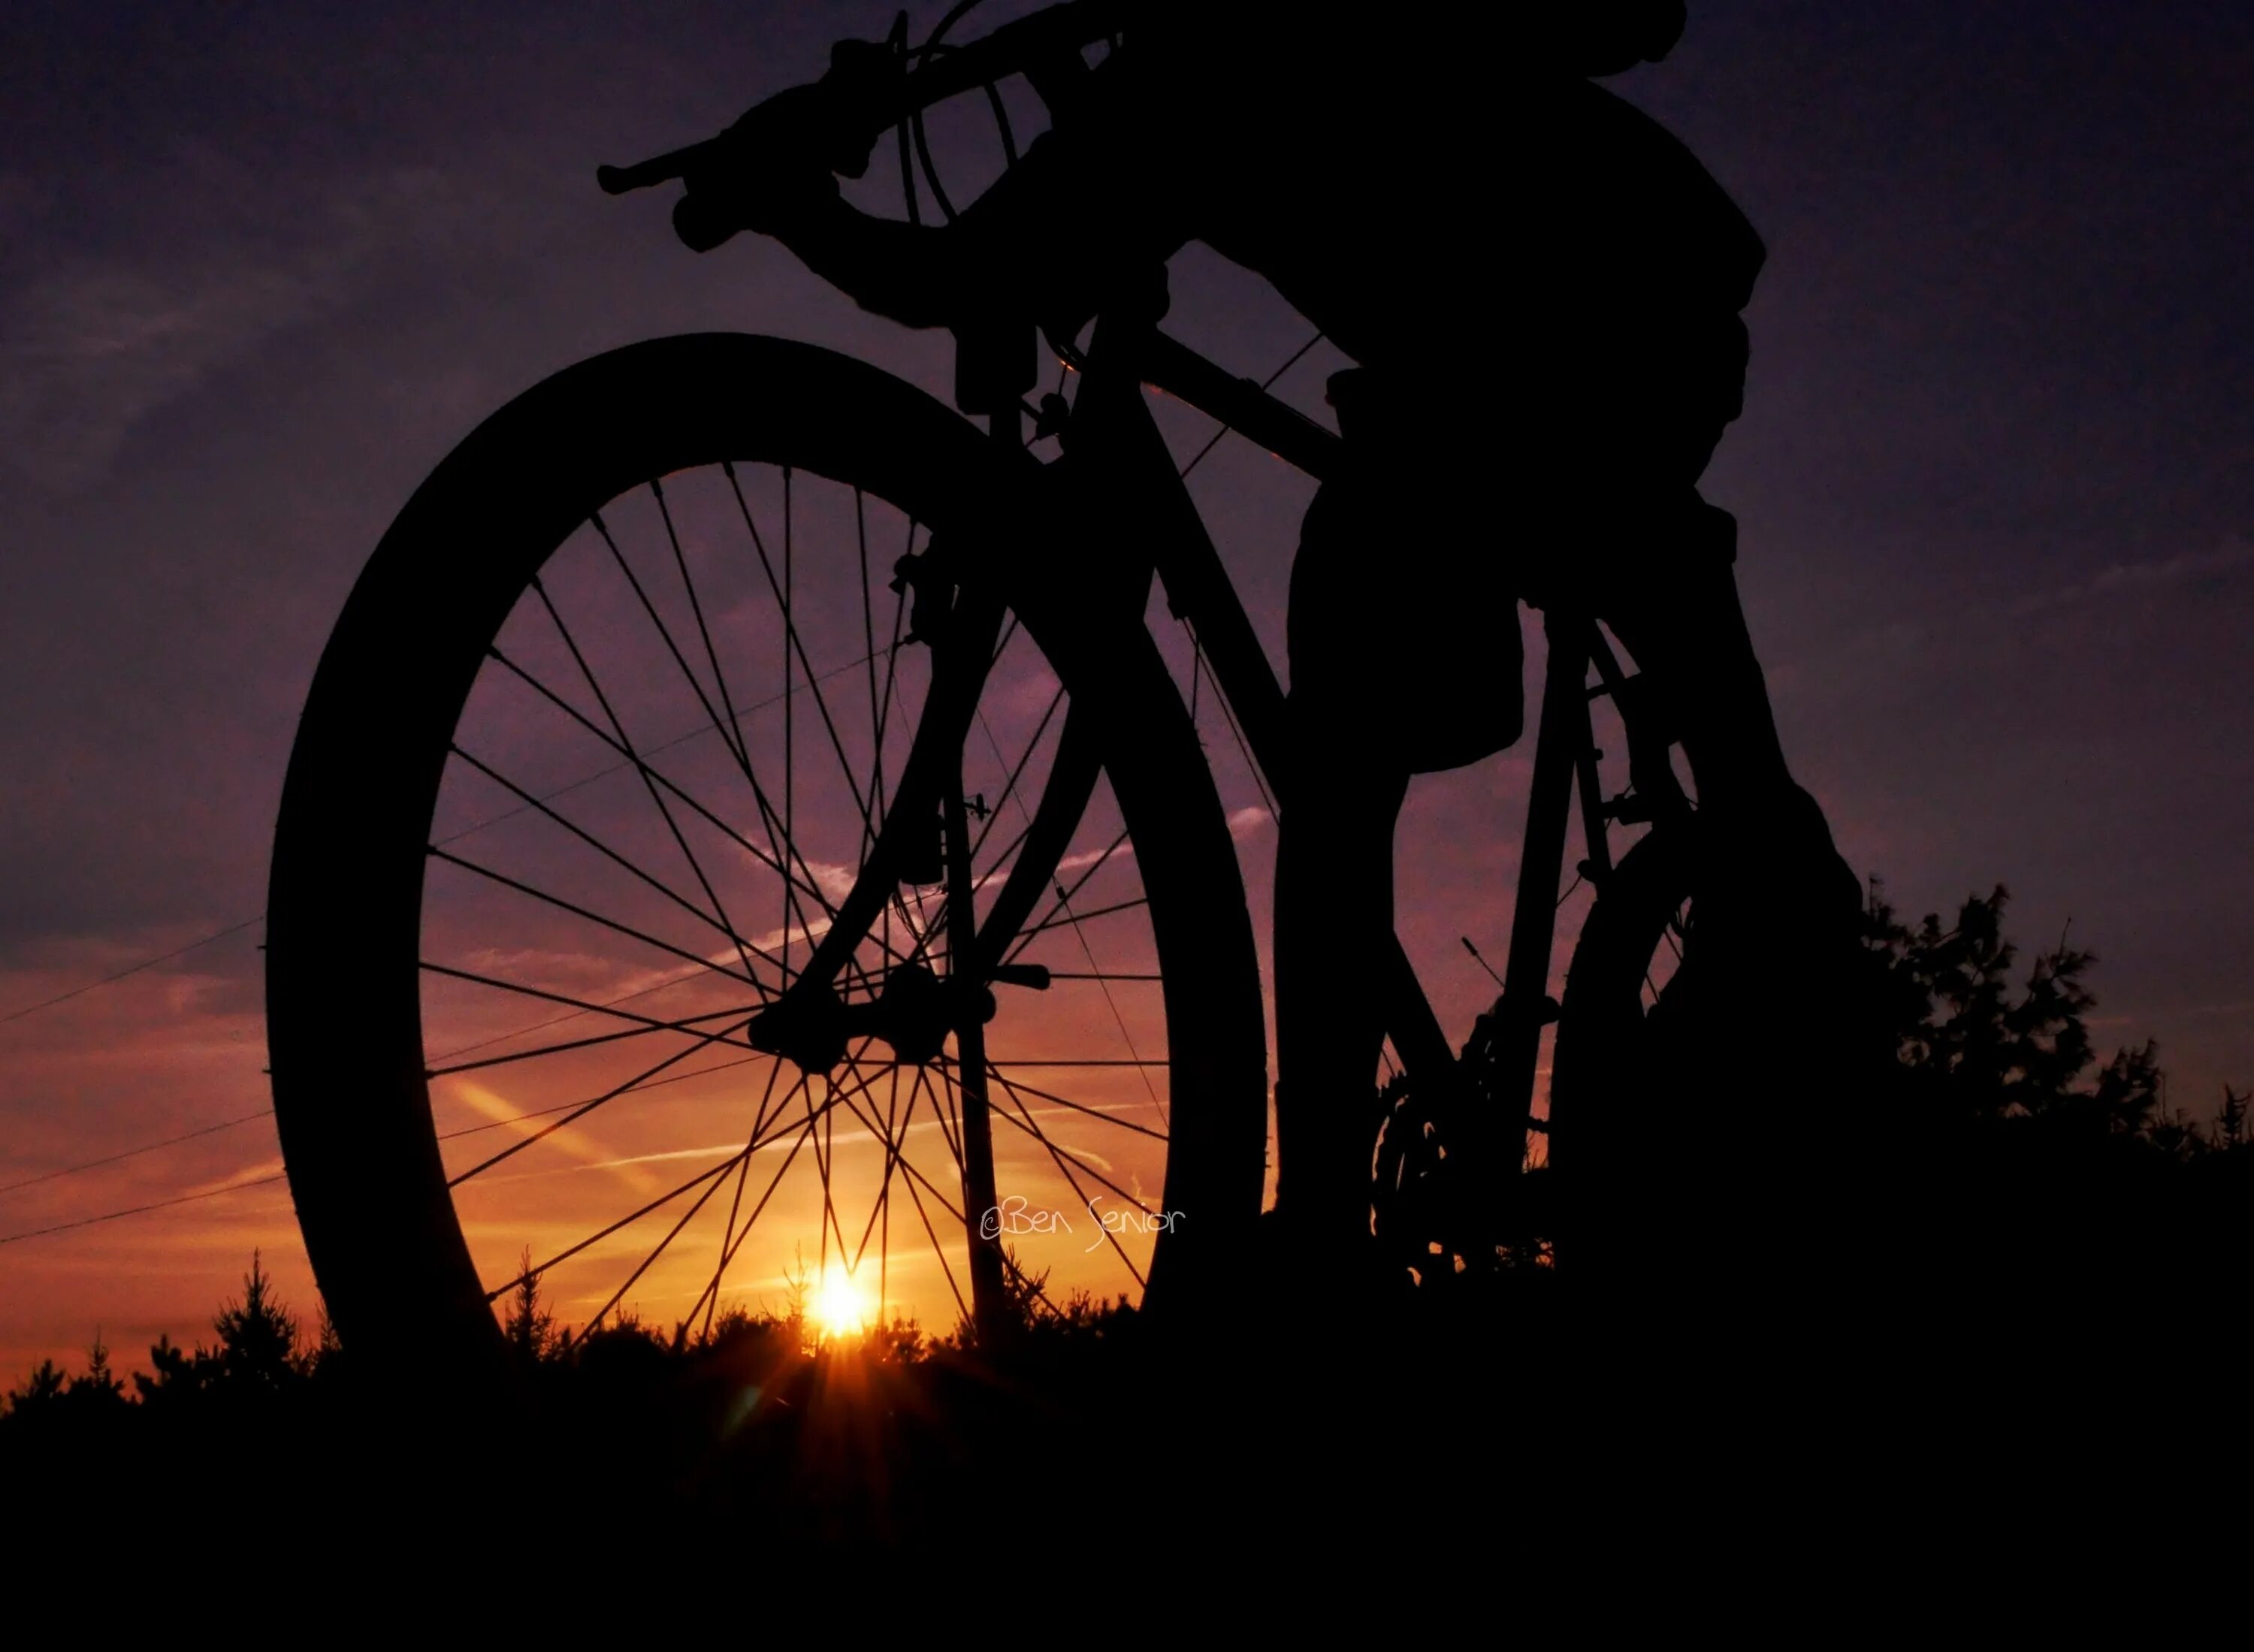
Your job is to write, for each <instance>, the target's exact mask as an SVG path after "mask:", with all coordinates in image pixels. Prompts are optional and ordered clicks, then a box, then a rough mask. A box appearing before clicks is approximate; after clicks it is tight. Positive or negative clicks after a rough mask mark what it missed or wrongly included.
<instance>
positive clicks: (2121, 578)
mask: <svg viewBox="0 0 2254 1652" xmlns="http://www.w3.org/2000/svg"><path fill="white" fill-rule="evenodd" d="M2249 564H2254V543H2249V542H2247V541H2245V540H2243V539H2238V538H2235V537H2234V538H2230V539H2226V540H2224V541H2223V542H2222V544H2220V545H2218V546H2216V547H2215V549H2212V550H2190V551H2184V552H2181V553H2180V554H2178V555H2176V556H2163V557H2161V558H2159V559H2158V560H2157V561H2152V562H2118V563H2113V564H2112V565H2111V566H2110V567H2107V568H2105V569H2103V570H2100V571H2099V572H2097V573H2096V574H2093V575H2091V576H2090V577H2089V578H2087V579H2082V580H2077V581H2075V583H2074V584H2066V585H2060V586H2058V587H2057V588H2056V589H2054V590H2051V591H2037V592H2035V593H2034V594H2033V595H2031V596H2026V597H2022V598H2019V600H2018V601H2017V602H2015V603H2013V604H2012V613H2015V614H2031V613H2042V612H2043V611H2045V610H2046V609H2051V608H2063V607H2066V606H2069V605H2071V604H2074V603H2080V602H2091V601H2096V600H2097V599H2099V598H2112V597H2120V596H2124V595H2126V594H2128V593H2130V592H2133V591H2156V590H2160V589H2163V588H2165V587H2166V586H2169V585H2175V584H2183V583H2185V582H2186V581H2188V580H2194V579H2198V578H2201V577H2208V576H2213V575H2216V574H2225V573H2229V572H2230V571H2232V570H2235V569H2239V568H2243V567H2246V566H2248V565H2249Z"/></svg>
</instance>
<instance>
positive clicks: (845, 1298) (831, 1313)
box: [808, 1273, 869, 1337]
mask: <svg viewBox="0 0 2254 1652" xmlns="http://www.w3.org/2000/svg"><path fill="white" fill-rule="evenodd" d="M808 1307H809V1312H810V1313H812V1315H813V1318H814V1323H815V1326H816V1329H817V1330H818V1331H819V1332H820V1333H821V1334H822V1335H823V1336H824V1337H851V1336H858V1335H860V1334H861V1333H862V1332H863V1331H864V1330H865V1329H867V1328H868V1324H869V1298H868V1294H867V1293H866V1292H864V1291H863V1290H862V1289H861V1287H860V1286H859V1285H856V1284H855V1283H854V1282H853V1276H852V1275H851V1274H849V1273H824V1274H823V1276H822V1283H821V1284H820V1285H816V1287H815V1289H814V1299H813V1300H812V1302H810V1303H809V1305H808Z"/></svg>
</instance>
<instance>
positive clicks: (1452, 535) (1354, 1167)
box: [1275, 408, 1523, 1266]
mask: <svg viewBox="0 0 2254 1652" xmlns="http://www.w3.org/2000/svg"><path fill="white" fill-rule="evenodd" d="M1341 414H1342V417H1343V418H1344V421H1345V423H1347V426H1348V440H1349V441H1350V442H1353V441H1355V440H1357V439H1359V440H1362V442H1363V444H1364V445H1363V446H1362V449H1361V450H1360V452H1359V457H1358V460H1357V463H1356V467H1355V470H1354V471H1353V472H1351V473H1349V474H1348V476H1345V477H1342V478H1341V479H1337V480H1334V481H1333V482H1331V483H1328V484H1327V485H1326V486H1325V487H1324V488H1323V490H1322V492H1321V493H1320V494H1319V495H1318V496H1317V498H1316V500H1315V503H1314V505H1313V507H1312V508H1310V510H1309V511H1308V513H1307V519H1306V526H1305V528H1304V530H1303V533H1302V536H1301V541H1300V547H1299V557H1298V560H1297V561H1296V562H1295V563H1294V565H1293V568H1292V598H1291V614H1290V624H1289V646H1290V653H1291V668H1292V694H1291V699H1290V703H1289V732H1290V738H1291V740H1292V751H1291V767H1290V768H1289V771H1288V777H1289V785H1288V792H1287V795H1286V799H1285V813H1284V818H1283V822H1282V830H1281V833H1280V841H1279V842H1278V848H1277V865H1276V918H1275V942H1276V953H1275V972H1276V1018H1277V1019H1276V1037H1277V1049H1278V1086H1277V1129H1278V1160H1279V1164H1280V1166H1281V1170H1282V1180H1281V1181H1280V1183H1279V1186H1278V1208H1279V1210H1281V1211H1282V1212H1283V1213H1284V1214H1285V1220H1286V1222H1287V1224H1288V1229H1289V1231H1290V1232H1291V1234H1292V1237H1293V1242H1294V1243H1298V1244H1299V1245H1300V1246H1302V1247H1303V1248H1304V1250H1305V1251H1306V1254H1309V1255H1310V1256H1311V1257H1315V1258H1317V1259H1318V1260H1320V1259H1323V1258H1327V1257H1333V1256H1335V1257H1341V1259H1342V1262H1343V1265H1348V1266H1351V1265H1355V1264H1354V1262H1352V1261H1350V1260H1345V1259H1347V1258H1351V1257H1353V1256H1354V1253H1355V1252H1356V1251H1362V1252H1366V1251H1368V1250H1369V1245H1368V1241H1369V1200H1370V1168H1371V1156H1372V1152H1373V1149H1374V1145H1375V1143H1376V1132H1377V1115H1376V1107H1375V1089H1376V1069H1377V1060H1378V1052H1379V1049H1380V1047H1381V1046H1382V1045H1383V1041H1384V1035H1385V1031H1386V1028H1385V1013H1384V1005H1383V997H1382V994H1381V993H1380V992H1379V991H1378V986H1377V982H1378V975H1379V971H1378V960H1379V959H1380V958H1381V957H1382V956H1383V954H1384V951H1385V949H1387V948H1388V947H1389V946H1390V944H1391V939H1392V935H1393V834H1394V827H1395V823H1396V822H1397V818H1398V816H1399V814H1400V810H1401V805H1402V802H1403V799H1404V796H1405V795H1406V793H1407V791H1408V785H1409V778H1410V776H1411V774H1415V773H1422V772H1425V771H1428V770H1432V769H1438V768H1442V767H1454V766H1457V765H1459V764H1462V763H1466V762H1469V761H1472V760H1474V759H1476V758H1479V757H1482V756H1485V755H1487V754H1488V753H1492V752H1495V751H1498V750H1500V749H1502V747H1503V746H1507V745H1509V743H1510V742H1511V740H1513V739H1516V736H1517V733H1518V731H1519V725H1520V720H1521V715H1522V709H1523V708H1522V704H1521V681H1520V679H1521V673H1522V669H1523V660H1522V654H1521V648H1520V642H1519V634H1518V621H1517V614H1516V601H1515V599H1514V598H1513V596H1512V594H1511V592H1512V587H1513V584H1514V583H1515V582H1514V581H1513V580H1512V579H1511V578H1510V577H1509V575H1508V572H1507V570H1505V569H1504V567H1503V564H1502V547H1501V545H1499V544H1496V543H1493V542H1482V541H1481V540H1479V539H1476V538H1474V537H1473V534H1474V528H1472V527H1471V526H1470V525H1469V524H1467V522H1465V521H1461V520H1460V513H1458V512H1456V511H1455V510H1454V509H1453V507H1452V506H1451V505H1450V503H1449V501H1448V499H1447V498H1446V496H1445V495H1444V494H1442V493H1440V492H1439V489H1438V488H1437V487H1436V486H1435V482H1436V479H1439V478H1444V477H1445V476H1446V472H1445V471H1441V472H1437V473H1436V472H1433V471H1432V469H1431V468H1430V467H1429V465H1426V464H1425V463H1423V462H1422V461H1419V462H1414V463H1412V462H1411V461H1410V460H1409V459H1408V458H1407V457H1406V455H1405V452H1403V451H1398V450H1397V448H1396V447H1395V446H1394V445H1393V444H1389V443H1388V442H1387V441H1386V439H1385V437H1384V434H1383V430H1382V428H1381V430H1379V431H1378V432H1374V433H1373V432H1370V431H1369V430H1365V431H1364V434H1363V435H1362V437H1359V438H1358V437H1356V436H1355V434H1354V428H1355V421H1356V419H1357V418H1367V417H1369V416H1370V411H1369V410H1366V409H1357V410H1355V412H1351V413H1349V412H1348V410H1347V409H1345V408H1341ZM1489 538H1490V539H1491V538H1492V533H1491V529H1490V532H1489Z"/></svg>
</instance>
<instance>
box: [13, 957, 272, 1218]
mask: <svg viewBox="0 0 2254 1652" xmlns="http://www.w3.org/2000/svg"><path fill="white" fill-rule="evenodd" d="M265 917H266V914H264V913H260V914H258V915H257V916H256V917H255V918H245V919H244V920H243V921H242V922H241V923H231V924H229V925H228V927H227V928H224V929H220V930H214V932H213V933H212V934H210V935H206V936H205V937H204V938H203V939H202V940H200V941H191V942H188V944H187V945H186V946H185V947H175V948H173V949H172V951H170V952H166V953H160V954H159V955H158V956H156V957H153V958H144V959H142V960H141V962H140V963H136V964H130V965H128V966H127V967H126V968H124V969H123V970H119V971H118V972H117V973H116V975H106V976H104V977H102V979H101V980H99V981H88V982H86V983H85V984H82V985H80V986H74V987H73V988H72V989H71V990H70V991H67V992H58V993H56V994H55V996H54V997H52V998H42V999H40V1000H39V1001H38V1003H37V1004H27V1005H25V1006H24V1007H23V1008H22V1009H20V1010H11V1011H10V1012H8V1013H7V1014H5V1015H0V1026H7V1025H8V1023H9V1022H11V1021H20V1020H22V1019H24V1018H25V1016H27V1015H36V1014H38V1012H40V1011H41V1010H52V1009H53V1008H54V1007H55V1005H58V1004H66V1003H67V1002H69V1001H70V1000H71V999H73V998H76V997H78V996H79V994H81V992H91V991H94V990H95V988H96V987H106V986H109V984H111V983H113V982H117V981H123V979H125V977H127V976H129V975H138V974H140V973H141V971H142V970H151V969H154V968H155V967H156V966H157V965H158V964H160V963H171V962H172V960H173V959H175V958H181V957H186V956H187V955H188V954H189V953H191V952H193V951H194V950H195V949H197V948H199V947H207V946H209V945H211V943H212V942H214V941H224V940H226V939H227V938H228V936H229V935H239V934H241V933H242V931H243V930H245V929H248V928H250V926H251V925H253V924H255V923H259V922H262V921H264V920H265ZM5 1191H7V1190H6V1189H5V1188H0V1193H4V1192H5Z"/></svg>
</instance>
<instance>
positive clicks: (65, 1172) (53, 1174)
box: [0, 1107, 274, 1194]
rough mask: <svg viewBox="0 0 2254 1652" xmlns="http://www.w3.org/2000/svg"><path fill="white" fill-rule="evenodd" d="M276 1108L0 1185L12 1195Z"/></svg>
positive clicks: (211, 1132) (1, 1190)
mask: <svg viewBox="0 0 2254 1652" xmlns="http://www.w3.org/2000/svg"><path fill="white" fill-rule="evenodd" d="M271 1117H274V1110H273V1109H272V1108H270V1107H262V1108H260V1109H259V1110H257V1111H256V1112H255V1113H245V1114H244V1115H243V1116H242V1117H241V1118H230V1119H226V1120H223V1121H221V1123H219V1124H207V1125H205V1126H204V1127H203V1128H202V1129H201V1130H192V1131H188V1132H187V1133H186V1135H183V1136H168V1137H166V1138H165V1139H164V1140H163V1141H161V1142H149V1143H147V1144H145V1145H142V1146H139V1147H129V1148H127V1149H126V1150H125V1151H124V1152H122V1153H112V1154H110V1155H109V1157H108V1158H106V1159H88V1160H87V1161H86V1162H85V1163H84V1164H82V1165H65V1166H62V1168H61V1169H59V1170H46V1171H41V1172H40V1173H38V1175H36V1176H26V1177H25V1178H24V1180H21V1181H11V1182H9V1183H7V1184H6V1185H5V1186H4V1187H0V1194H12V1193H14V1192H15V1191H16V1190H17V1189H18V1188H19V1187H38V1185H39V1184H40V1183H41V1182H43V1181H52V1180H55V1179H56V1178H57V1177H59V1176H75V1175H77V1174H78V1173H79V1172H81V1171H82V1170H99V1169H101V1168H102V1166H104V1165H114V1164H116V1163H117V1162H118V1161H119V1160H120V1159H134V1158H137V1157H139V1156H140V1155H141V1154H143V1153H153V1152H156V1151H157V1150H158V1148H159V1147H177V1146H179V1145H180V1144H181V1143H182V1142H192V1141H193V1140H195V1139H196V1138H197V1137H199V1136H216V1135H218V1134H219V1133H220V1131H223V1130H233V1129H235V1127H236V1126H237V1125H239V1124H250V1123H252V1122H253V1121H254V1120H256V1119H261V1118H271Z"/></svg>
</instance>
